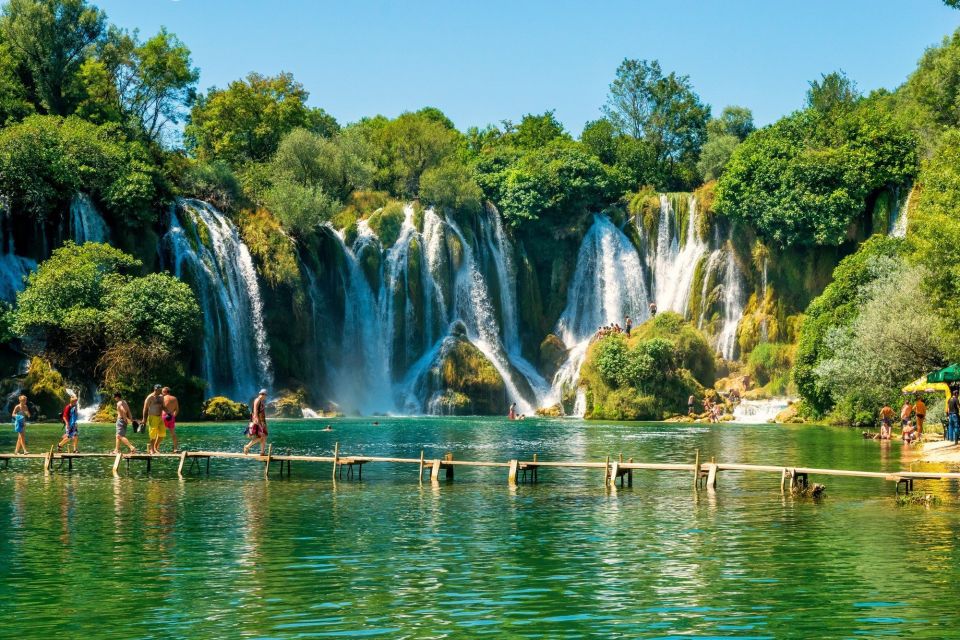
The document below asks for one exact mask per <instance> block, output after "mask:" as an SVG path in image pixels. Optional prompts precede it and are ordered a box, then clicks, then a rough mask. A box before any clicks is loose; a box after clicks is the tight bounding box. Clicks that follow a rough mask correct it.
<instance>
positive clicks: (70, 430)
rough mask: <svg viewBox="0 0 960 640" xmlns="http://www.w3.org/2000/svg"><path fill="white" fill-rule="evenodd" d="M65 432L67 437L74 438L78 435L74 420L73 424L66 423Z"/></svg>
mask: <svg viewBox="0 0 960 640" xmlns="http://www.w3.org/2000/svg"><path fill="white" fill-rule="evenodd" d="M66 434H67V437H68V438H76V437H77V436H79V435H80V430H79V429H77V423H76V422H74V423H73V424H70V425H67V430H66Z"/></svg>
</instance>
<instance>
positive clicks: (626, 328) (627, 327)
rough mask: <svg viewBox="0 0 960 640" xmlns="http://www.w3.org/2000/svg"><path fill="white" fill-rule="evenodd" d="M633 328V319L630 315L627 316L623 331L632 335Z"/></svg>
mask: <svg viewBox="0 0 960 640" xmlns="http://www.w3.org/2000/svg"><path fill="white" fill-rule="evenodd" d="M632 330H633V320H631V319H630V316H627V317H626V319H625V320H624V321H623V332H624V333H625V334H627V337H628V338H629V337H630V332H631V331H632Z"/></svg>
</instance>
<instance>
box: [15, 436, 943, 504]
mask: <svg viewBox="0 0 960 640" xmlns="http://www.w3.org/2000/svg"><path fill="white" fill-rule="evenodd" d="M87 459H106V460H112V461H113V472H114V473H118V472H119V467H120V464H121V463H125V464H126V467H127V469H129V467H130V462H131V461H142V462H145V463H146V470H147V471H148V472H149V471H150V470H151V467H152V464H153V462H154V461H163V460H177V461H179V464H178V467H177V474H178V475H180V476H182V475H183V473H184V469H185V467H186V466H187V464H188V463H189V468H187V469H186V471H187V473H190V472H192V471H193V470H194V468H196V469H197V470H198V471H199V470H201V466H202V465H205V467H206V469H205V470H206V473H207V474H209V473H210V461H211V460H246V461H252V462H257V463H260V464H262V465H264V475H265V476H267V477H269V474H270V467H271V465H272V464H273V463H277V464H279V465H280V467H279V473H280V475H281V476H283V475H289V474H290V471H291V465H292V463H293V462H297V463H311V464H329V465H331V470H332V476H333V478H334V479H335V480H336V479H342V478H343V475H344V471H345V470H346V475H347V478H352V477H353V475H354V468H356V472H357V477H358V478H359V479H362V478H363V467H364V465H367V464H371V463H387V464H399V465H417V466H418V467H419V477H420V481H421V482H422V481H423V474H424V471H428V472H429V476H430V480H431V482H434V483H438V482H439V480H440V475H441V471H442V472H443V474H444V476H445V478H446V479H447V480H452V479H453V477H454V469H455V468H457V467H480V468H501V469H504V468H505V469H507V470H508V471H507V482H508V483H509V484H510V485H512V486H513V485H516V484H517V482H518V475H519V476H521V481H527V480H529V481H531V482H536V481H537V479H538V473H539V470H540V469H586V470H590V469H603V470H604V484H605V485H607V486H610V487H613V486H616V481H617V480H618V479H619V480H620V485H621V486H624V485H626V486H631V485H632V484H633V472H634V471H659V472H685V473H689V474H691V477H692V480H693V486H694V487H696V488H701V487H703V488H706V489H708V490H713V489H715V488H716V486H717V482H718V476H719V474H720V473H721V472H722V473H727V472H741V473H769V474H779V475H780V488H781V490H783V488H784V486H785V484H786V483H787V481H788V480H789V485H790V487H792V488H793V487H799V488H805V487H807V485H808V483H809V478H810V476H824V477H849V478H866V479H876V480H883V481H886V482H895V483H896V487H897V491H898V492H899V490H900V487H901V486H903V488H904V489H905V490H906V491H908V492H909V491H912V490H913V484H914V482H915V481H916V480H933V481H949V480H958V481H960V473H957V472H934V471H907V470H903V471H893V472H885V471H859V470H853V469H821V468H817V467H790V466H779V465H757V464H737V463H718V462H714V461H712V460H711V461H710V462H701V461H700V455H699V451H698V452H697V457H696V459H695V460H694V462H693V463H692V464H686V463H665V462H634V461H633V458H630V459H628V460H626V461H624V460H623V456H622V455H621V456H619V457H618V458H617V459H616V460H611V459H610V458H609V457H608V458H607V459H606V460H604V461H589V460H587V461H578V460H539V459H538V456H537V455H534V456H533V459H532V460H518V459H514V460H508V461H505V462H498V461H479V460H456V459H454V458H453V455H452V454H449V453H448V454H446V455H445V456H444V457H443V458H429V459H428V458H425V457H424V455H423V452H422V451H421V453H420V457H419V458H401V457H385V456H361V455H345V454H341V453H340V445H339V443H337V445H336V447H335V449H334V453H333V455H332V456H314V455H306V454H291V453H286V454H274V453H273V447H272V445H271V446H270V449H269V450H268V451H267V453H266V454H265V455H259V454H244V453H239V452H232V451H206V450H199V451H181V452H180V453H155V454H148V453H144V452H139V451H138V452H135V453H121V454H114V453H90V452H87V453H68V452H62V453H61V452H57V451H54V450H53V448H52V447H51V449H50V450H49V451H47V452H46V453H31V454H13V453H0V463H2V465H3V468H4V469H8V468H9V467H10V463H11V462H13V461H18V460H23V461H41V462H42V463H43V470H44V472H45V473H50V472H52V471H54V470H55V469H54V463H55V462H58V463H59V464H58V466H57V468H58V469H62V468H63V466H64V464H66V466H67V467H68V469H72V468H73V463H74V461H75V460H87Z"/></svg>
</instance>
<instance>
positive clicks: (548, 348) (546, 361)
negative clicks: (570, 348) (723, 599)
mask: <svg viewBox="0 0 960 640" xmlns="http://www.w3.org/2000/svg"><path fill="white" fill-rule="evenodd" d="M566 360H567V346H566V345H565V344H563V340H561V339H560V338H558V337H557V336H555V335H554V334H552V333H550V334H548V335H547V337H546V338H544V339H543V341H542V342H541V343H540V353H539V357H538V358H537V368H538V369H539V371H540V374H541V375H543V377H544V378H546V379H547V380H552V379H553V376H554V375H555V374H556V373H557V370H558V369H559V368H560V367H561V365H563V363H564V362H566Z"/></svg>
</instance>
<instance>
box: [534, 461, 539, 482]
mask: <svg viewBox="0 0 960 640" xmlns="http://www.w3.org/2000/svg"><path fill="white" fill-rule="evenodd" d="M533 461H534V462H536V461H537V454H533ZM537 469H539V467H534V468H533V482H534V484H536V482H537Z"/></svg>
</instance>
